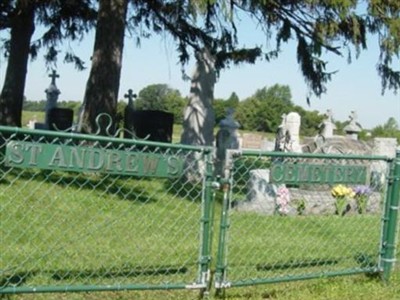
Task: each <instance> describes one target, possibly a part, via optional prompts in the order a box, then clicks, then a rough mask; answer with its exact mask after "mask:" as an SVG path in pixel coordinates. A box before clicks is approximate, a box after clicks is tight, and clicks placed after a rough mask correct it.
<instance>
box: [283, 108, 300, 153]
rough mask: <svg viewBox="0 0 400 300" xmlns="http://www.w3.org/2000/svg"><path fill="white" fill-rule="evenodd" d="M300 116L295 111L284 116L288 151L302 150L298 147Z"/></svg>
mask: <svg viewBox="0 0 400 300" xmlns="http://www.w3.org/2000/svg"><path fill="white" fill-rule="evenodd" d="M300 125H301V116H300V115H299V114H298V113H297V112H290V113H289V114H288V115H287V116H286V124H285V126H286V130H287V132H288V133H289V137H290V139H289V145H288V146H287V148H288V151H289V152H302V150H301V147H300Z"/></svg>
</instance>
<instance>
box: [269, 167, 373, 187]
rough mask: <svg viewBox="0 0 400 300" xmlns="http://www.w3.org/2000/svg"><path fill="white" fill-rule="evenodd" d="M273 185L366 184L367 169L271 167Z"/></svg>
mask: <svg viewBox="0 0 400 300" xmlns="http://www.w3.org/2000/svg"><path fill="white" fill-rule="evenodd" d="M271 182H273V183H288V184H290V183H320V184H322V183H329V184H336V183H348V184H364V183H365V182H367V167H366V166H365V165H364V166H363V165H335V164H324V165H322V164H320V165H316V164H305V163H298V164H292V163H285V164H273V165H272V166H271Z"/></svg>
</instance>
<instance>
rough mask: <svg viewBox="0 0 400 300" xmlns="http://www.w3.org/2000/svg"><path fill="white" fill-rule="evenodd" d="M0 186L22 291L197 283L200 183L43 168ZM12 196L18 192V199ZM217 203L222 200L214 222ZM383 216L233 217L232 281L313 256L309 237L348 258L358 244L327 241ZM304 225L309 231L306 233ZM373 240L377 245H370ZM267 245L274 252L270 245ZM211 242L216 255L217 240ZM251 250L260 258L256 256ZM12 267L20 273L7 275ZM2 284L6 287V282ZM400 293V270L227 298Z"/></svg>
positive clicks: (4, 263) (6, 262) (10, 259)
mask: <svg viewBox="0 0 400 300" xmlns="http://www.w3.org/2000/svg"><path fill="white" fill-rule="evenodd" d="M60 175H62V176H60ZM43 179H45V181H43ZM0 184H1V193H0V203H1V207H2V210H1V220H2V224H1V230H2V231H1V232H0V233H1V236H2V240H1V249H0V253H2V255H1V260H0V266H1V268H2V270H6V272H5V273H6V274H17V276H14V278H12V280H13V281H12V282H13V284H17V285H18V283H19V282H18V280H20V281H21V282H20V283H21V284H24V285H28V286H31V285H43V284H48V285H56V286H57V285H63V284H75V285H76V284H78V285H79V284H102V285H104V284H115V283H118V284H129V283H132V282H144V283H148V284H160V283H163V282H170V283H174V282H191V280H194V279H195V278H196V273H197V266H196V263H197V258H198V247H199V241H198V238H199V226H198V225H199V219H200V211H201V207H200V202H199V197H200V194H199V193H198V191H196V187H195V186H190V187H189V185H187V184H186V186H183V187H182V186H180V187H179V188H182V190H180V191H179V192H177V191H176V190H175V188H177V187H176V185H175V184H172V185H171V182H168V180H134V179H127V178H117V177H109V176H105V177H102V176H98V175H97V176H96V175H91V176H88V175H86V176H83V175H80V176H77V177H69V176H65V174H57V173H54V172H52V173H46V172H43V171H41V172H22V174H16V173H9V174H7V175H5V176H3V177H2V179H1V182H0ZM174 186H175V187H174ZM186 189H187V190H186ZM9 193H13V197H12V202H11V203H10V196H9ZM219 203H220V201H219V199H217V201H216V213H215V222H216V223H217V222H218V218H219V212H220V204H219ZM378 219H379V218H377V217H371V216H365V217H359V218H358V219H357V220H354V219H350V218H348V219H344V218H339V217H336V216H332V217H328V218H321V217H307V218H305V217H297V218H296V217H294V218H283V219H282V218H281V217H268V218H267V217H262V216H259V215H254V214H243V215H241V214H237V213H235V214H234V215H232V229H231V240H233V242H231V245H232V248H231V249H230V256H229V258H230V259H231V263H232V267H231V272H233V273H232V276H231V278H233V279H235V278H241V277H242V276H244V277H245V278H247V276H252V275H253V276H254V274H256V273H254V270H255V269H254V267H255V266H256V265H258V264H260V263H265V264H268V263H273V262H280V261H285V259H286V261H291V260H292V259H296V258H299V257H300V258H301V257H304V259H306V257H307V256H309V255H308V254H307V253H306V252H304V251H305V250H304V249H307V248H306V247H305V246H304V241H307V243H313V244H322V245H324V247H322V249H321V253H319V254H318V255H317V258H318V257H325V258H326V257H331V256H332V255H333V253H332V249H334V255H336V256H335V257H339V258H340V257H342V256H346V255H345V253H347V252H348V249H352V248H353V247H356V245H353V244H352V242H350V241H347V242H346V243H343V245H331V247H329V245H326V244H324V243H326V235H327V233H328V232H331V231H335V235H337V236H341V235H343V236H349V235H351V234H352V232H356V233H357V232H358V230H359V229H360V227H361V228H371V226H375V225H377V224H379V222H378V221H379V220H378ZM253 223H254V224H257V226H254V227H252V230H245V229H244V228H246V226H249V224H253ZM271 224H272V226H271ZM217 225H218V223H217ZM321 226H324V227H325V228H324V231H321V232H322V233H323V234H321V232H319V233H317V234H315V233H314V234H313V230H312V228H320V227H321ZM216 227H217V226H216ZM265 228H268V231H266V230H265ZM293 228H297V229H298V228H302V234H301V235H296V234H294V233H292V234H291V237H290V238H287V239H282V238H278V237H279V236H281V235H280V233H281V232H282V231H284V230H286V231H287V232H291V229H293ZM307 228H309V229H310V230H308V233H307V230H306V229H307ZM216 231H217V229H216ZM357 234H358V233H357ZM235 235H237V236H235ZM378 235H379V232H378V231H377V232H376V233H373V234H366V235H365V236H364V237H363V238H362V239H359V240H358V242H360V241H361V242H362V243H364V244H363V245H361V248H360V249H366V250H368V251H369V250H371V251H374V249H376V246H377V245H376V241H377V238H378ZM237 238H240V241H237V240H236V239H237ZM370 240H372V241H373V243H369V241H370ZM265 241H268V243H267V244H270V245H271V248H265V247H266V243H265ZM213 243H214V252H215V251H216V250H215V248H216V243H217V234H215V238H214V241H213ZM358 246H359V245H358ZM358 246H357V247H358ZM274 249H275V250H276V251H273V250H274ZM252 252H253V253H254V255H250V254H249V253H252ZM268 253H272V254H273V255H269V254H268ZM239 254H245V256H246V257H245V258H244V257H243V255H239ZM27 257H28V258H29V259H27ZM311 257H312V255H311ZM345 263H346V262H345ZM347 263H348V262H347ZM10 266H13V267H14V269H13V270H9V269H8V270H7V268H9V267H10ZM302 270H304V269H302ZM3 272H4V271H3ZM235 272H237V273H235ZM280 272H282V271H279V270H278V271H276V272H275V273H274V272H273V271H268V272H265V273H261V275H259V276H265V275H266V274H268V275H269V276H275V275H276V274H280ZM6 276H7V275H6ZM18 276H19V277H18ZM2 280H3V282H4V277H3V279H2ZM212 292H213V291H212ZM197 296H198V292H194V291H193V292H190V291H189V292H188V291H178V290H171V291H151V292H150V291H141V292H138V291H135V292H120V293H117V292H101V293H73V294H62V295H59V294H40V295H31V294H27V295H19V296H12V298H15V299H19V298H23V299H25V298H26V299H31V298H32V299H42V298H43V299H48V298H49V299H59V298H60V297H61V298H65V299H86V298H88V299H104V297H106V298H109V299H131V298H132V297H134V298H135V299H136V298H138V299H154V298H153V297H156V298H158V297H159V298H163V299H164V298H165V297H167V298H168V297H170V298H171V299H188V298H196V297H197ZM399 296H400V272H399V269H397V270H396V272H394V274H393V277H392V282H391V284H390V285H385V284H383V283H382V282H381V281H380V280H378V279H377V278H369V277H367V276H365V275H357V276H351V277H345V278H335V279H333V278H330V279H320V280H311V281H296V282H292V283H280V284H270V285H259V286H254V287H242V288H233V289H229V290H227V292H226V294H225V297H226V298H227V299H310V298H313V299H344V298H348V299H350V298H351V299H396V298H397V297H399ZM368 297H370V298H368Z"/></svg>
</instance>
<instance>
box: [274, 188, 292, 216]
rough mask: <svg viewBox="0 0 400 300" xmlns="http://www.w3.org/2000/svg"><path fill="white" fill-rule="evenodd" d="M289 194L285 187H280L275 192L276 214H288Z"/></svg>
mask: <svg viewBox="0 0 400 300" xmlns="http://www.w3.org/2000/svg"><path fill="white" fill-rule="evenodd" d="M289 203H290V193H289V190H288V188H287V187H285V186H281V187H279V188H278V190H277V192H276V206H277V209H278V212H279V213H280V214H282V215H286V214H287V213H288V212H289Z"/></svg>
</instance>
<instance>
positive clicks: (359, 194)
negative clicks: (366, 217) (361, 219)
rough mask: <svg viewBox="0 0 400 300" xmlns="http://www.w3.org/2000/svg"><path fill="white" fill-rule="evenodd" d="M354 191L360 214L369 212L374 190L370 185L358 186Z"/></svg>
mask: <svg viewBox="0 0 400 300" xmlns="http://www.w3.org/2000/svg"><path fill="white" fill-rule="evenodd" d="M353 191H354V199H355V200H356V203H357V210H358V213H359V214H364V213H365V212H366V210H367V204H368V199H369V196H371V194H372V189H371V188H370V187H369V186H368V185H359V186H356V187H355V188H354V189H353Z"/></svg>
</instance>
